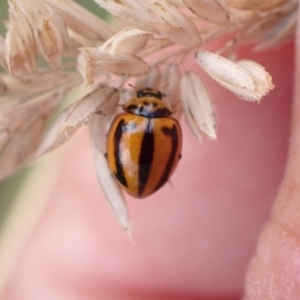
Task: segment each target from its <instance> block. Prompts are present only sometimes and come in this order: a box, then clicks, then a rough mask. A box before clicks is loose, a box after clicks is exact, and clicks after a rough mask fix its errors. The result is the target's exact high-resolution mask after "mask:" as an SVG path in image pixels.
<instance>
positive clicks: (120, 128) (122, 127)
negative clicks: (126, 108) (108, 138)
mask: <svg viewBox="0 0 300 300" xmlns="http://www.w3.org/2000/svg"><path fill="white" fill-rule="evenodd" d="M125 131H126V123H125V121H124V119H121V120H120V122H119V124H118V125H117V127H116V131H115V135H114V157H115V164H116V169H117V170H116V172H115V176H116V178H117V179H118V181H119V182H120V183H121V184H122V185H123V186H127V181H126V178H125V174H124V170H123V164H122V160H121V154H122V153H121V149H120V142H121V138H122V135H123V132H125Z"/></svg>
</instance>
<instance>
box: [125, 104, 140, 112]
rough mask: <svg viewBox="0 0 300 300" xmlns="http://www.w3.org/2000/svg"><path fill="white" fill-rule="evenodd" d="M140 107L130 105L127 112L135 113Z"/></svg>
mask: <svg viewBox="0 0 300 300" xmlns="http://www.w3.org/2000/svg"><path fill="white" fill-rule="evenodd" d="M137 108H138V107H137V105H135V104H130V105H128V106H127V107H126V110H127V111H132V112H133V111H135V110H136V109H137Z"/></svg>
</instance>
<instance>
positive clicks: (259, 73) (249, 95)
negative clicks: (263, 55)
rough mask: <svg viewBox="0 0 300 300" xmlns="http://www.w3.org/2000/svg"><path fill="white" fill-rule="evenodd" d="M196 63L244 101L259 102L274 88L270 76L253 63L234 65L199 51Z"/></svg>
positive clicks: (214, 55)
mask: <svg viewBox="0 0 300 300" xmlns="http://www.w3.org/2000/svg"><path fill="white" fill-rule="evenodd" d="M196 61H197V62H198V64H199V65H200V66H201V67H202V68H203V70H204V71H206V72H207V73H208V74H209V75H210V76H211V77H212V78H213V79H214V80H216V81H217V82H218V83H219V84H221V85H222V86H224V87H225V88H227V89H228V90H230V91H231V92H233V93H235V94H236V95H237V96H239V97H241V98H242V99H245V100H249V101H257V102H259V101H260V100H261V98H262V97H263V96H265V95H266V94H268V92H269V91H270V90H271V89H273V88H274V85H273V83H272V77H271V76H270V74H269V73H268V72H267V71H266V70H265V68H264V67H262V66H261V65H259V64H257V63H255V62H253V61H250V60H247V61H246V63H243V62H242V61H240V62H237V63H234V62H232V61H230V60H228V59H226V58H224V57H222V56H219V55H216V54H213V53H211V52H207V51H198V52H197V53H196Z"/></svg>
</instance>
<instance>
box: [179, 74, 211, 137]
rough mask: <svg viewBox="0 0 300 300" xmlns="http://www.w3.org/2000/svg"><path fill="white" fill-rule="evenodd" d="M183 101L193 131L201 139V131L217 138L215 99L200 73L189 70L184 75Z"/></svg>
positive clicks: (182, 83) (182, 86)
mask: <svg viewBox="0 0 300 300" xmlns="http://www.w3.org/2000/svg"><path fill="white" fill-rule="evenodd" d="M180 90H181V101H182V106H183V110H184V113H185V117H186V120H187V123H188V125H189V126H190V129H191V131H192V132H193V133H194V135H195V136H196V138H197V139H198V140H201V131H202V132H204V133H205V134H206V135H207V136H208V137H210V138H211V139H216V138H217V132H216V114H215V108H214V105H213V101H212V99H211V96H210V93H209V91H208V90H207V88H206V86H205V85H204V83H203V82H202V80H201V79H200V77H199V75H198V74H197V73H194V72H187V73H185V74H184V75H183V76H182V80H181V85H180Z"/></svg>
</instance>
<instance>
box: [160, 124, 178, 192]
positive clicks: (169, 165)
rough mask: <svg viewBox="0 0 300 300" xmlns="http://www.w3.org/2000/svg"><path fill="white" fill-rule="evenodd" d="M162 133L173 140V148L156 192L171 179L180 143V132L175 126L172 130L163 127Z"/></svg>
mask: <svg viewBox="0 0 300 300" xmlns="http://www.w3.org/2000/svg"><path fill="white" fill-rule="evenodd" d="M161 131H162V132H163V134H164V135H166V136H168V137H170V138H171V140H172V148H171V153H170V156H169V159H168V162H167V165H166V168H165V171H164V173H163V175H162V177H161V178H160V180H159V182H158V184H157V186H156V187H155V190H158V189H159V188H161V187H162V186H163V185H164V184H165V183H166V182H167V180H168V179H169V177H170V173H171V170H172V167H173V165H174V161H175V155H176V150H177V148H178V143H179V141H178V131H177V127H176V126H175V125H173V126H172V127H171V128H169V127H166V126H163V127H162V128H161Z"/></svg>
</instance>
